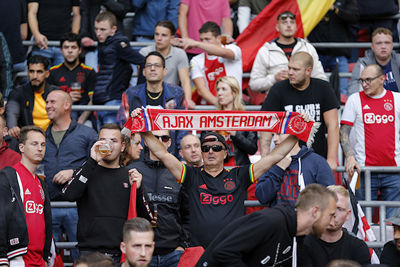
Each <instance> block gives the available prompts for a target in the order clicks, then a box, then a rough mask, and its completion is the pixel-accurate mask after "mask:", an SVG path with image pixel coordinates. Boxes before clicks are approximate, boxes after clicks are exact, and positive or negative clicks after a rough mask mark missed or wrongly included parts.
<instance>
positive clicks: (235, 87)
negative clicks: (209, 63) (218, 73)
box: [215, 76, 244, 110]
mask: <svg viewBox="0 0 400 267" xmlns="http://www.w3.org/2000/svg"><path fill="white" fill-rule="evenodd" d="M219 83H226V84H227V85H228V86H229V87H230V88H231V90H232V94H234V97H233V107H232V110H244V105H243V102H242V98H241V95H242V94H241V93H240V85H239V82H238V80H236V78H235V77H232V76H224V77H221V78H219V79H218V80H217V82H216V83H215V89H217V86H218V84H219ZM217 109H218V110H223V109H224V108H223V107H222V106H221V104H220V103H219V102H217Z"/></svg>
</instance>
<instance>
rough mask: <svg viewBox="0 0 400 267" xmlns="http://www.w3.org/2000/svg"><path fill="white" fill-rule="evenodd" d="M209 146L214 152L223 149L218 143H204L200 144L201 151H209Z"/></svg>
mask: <svg viewBox="0 0 400 267" xmlns="http://www.w3.org/2000/svg"><path fill="white" fill-rule="evenodd" d="M211 148H212V150H213V151H214V152H220V151H221V150H225V149H224V147H223V146H220V145H212V146H208V145H205V146H201V151H202V152H208V151H210V149H211Z"/></svg>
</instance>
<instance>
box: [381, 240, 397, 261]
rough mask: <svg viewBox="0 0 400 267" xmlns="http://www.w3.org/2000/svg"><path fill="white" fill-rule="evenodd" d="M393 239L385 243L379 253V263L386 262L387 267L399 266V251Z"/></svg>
mask: <svg viewBox="0 0 400 267" xmlns="http://www.w3.org/2000/svg"><path fill="white" fill-rule="evenodd" d="M394 242H395V241H394V240H391V241H389V242H387V243H386V244H385V246H384V247H383V251H382V254H381V258H380V261H381V264H386V265H387V266H389V267H399V266H400V251H399V250H397V247H396V244H395V243H394Z"/></svg>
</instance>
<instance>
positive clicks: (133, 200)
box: [121, 181, 137, 262]
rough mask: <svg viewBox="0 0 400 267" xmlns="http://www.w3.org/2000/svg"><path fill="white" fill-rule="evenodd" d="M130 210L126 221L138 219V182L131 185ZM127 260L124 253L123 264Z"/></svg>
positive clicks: (122, 256)
mask: <svg viewBox="0 0 400 267" xmlns="http://www.w3.org/2000/svg"><path fill="white" fill-rule="evenodd" d="M129 198H130V199H129V209H128V218H127V219H126V220H127V221H128V220H130V219H132V218H136V217H137V213H136V181H133V183H132V185H131V195H130V197H129ZM125 258H126V255H125V254H124V253H122V255H121V262H124V261H125Z"/></svg>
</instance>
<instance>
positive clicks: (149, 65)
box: [144, 63, 163, 69]
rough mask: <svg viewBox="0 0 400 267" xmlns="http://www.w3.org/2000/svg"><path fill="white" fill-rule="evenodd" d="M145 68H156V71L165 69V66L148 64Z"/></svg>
mask: <svg viewBox="0 0 400 267" xmlns="http://www.w3.org/2000/svg"><path fill="white" fill-rule="evenodd" d="M144 67H145V68H149V69H151V67H154V68H156V69H160V68H162V67H163V65H161V64H159V63H154V64H151V63H147V64H146V65H144Z"/></svg>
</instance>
